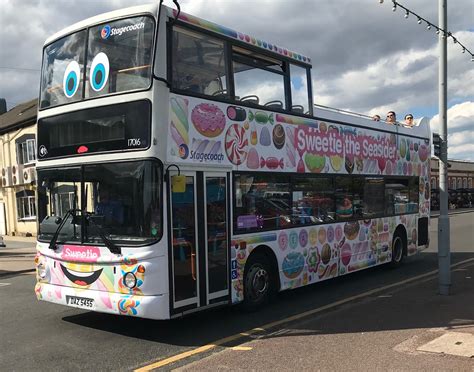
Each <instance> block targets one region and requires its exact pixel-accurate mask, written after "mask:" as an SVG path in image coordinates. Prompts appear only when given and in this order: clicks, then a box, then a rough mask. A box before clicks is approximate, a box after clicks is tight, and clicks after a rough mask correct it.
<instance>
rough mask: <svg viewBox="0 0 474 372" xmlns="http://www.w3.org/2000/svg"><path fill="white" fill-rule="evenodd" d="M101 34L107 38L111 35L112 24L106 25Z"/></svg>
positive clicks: (103, 37)
mask: <svg viewBox="0 0 474 372" xmlns="http://www.w3.org/2000/svg"><path fill="white" fill-rule="evenodd" d="M100 36H101V37H102V39H107V38H108V37H109V36H110V26H109V25H106V26H104V28H103V29H102V31H101V32H100Z"/></svg>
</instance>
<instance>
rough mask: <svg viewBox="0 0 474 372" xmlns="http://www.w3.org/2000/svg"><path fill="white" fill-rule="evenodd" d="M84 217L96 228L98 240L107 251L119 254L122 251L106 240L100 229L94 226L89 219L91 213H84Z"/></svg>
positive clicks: (92, 220) (96, 225)
mask: <svg viewBox="0 0 474 372" xmlns="http://www.w3.org/2000/svg"><path fill="white" fill-rule="evenodd" d="M84 215H85V217H86V219H87V221H88V222H89V223H91V224H92V225H93V226H94V227H95V228H96V230H97V232H98V233H99V236H100V238H101V239H102V241H103V242H104V244H105V246H106V247H107V248H108V249H109V251H110V252H112V253H116V254H121V253H122V250H121V249H120V247H118V246H116V245H115V244H114V243H113V242H112V241H111V240H110V239H109V238H107V237H106V236H105V234H104V231H103V229H102V227H100V226H99V225H98V224H96V223H95V221H94V219H93V218H90V217H91V216H92V213H89V212H85V211H84Z"/></svg>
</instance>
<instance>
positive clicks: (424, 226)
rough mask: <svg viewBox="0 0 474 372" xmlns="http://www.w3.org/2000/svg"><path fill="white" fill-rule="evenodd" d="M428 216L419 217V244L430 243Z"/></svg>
mask: <svg viewBox="0 0 474 372" xmlns="http://www.w3.org/2000/svg"><path fill="white" fill-rule="evenodd" d="M428 225H429V224H428V217H422V218H419V219H418V245H426V244H428Z"/></svg>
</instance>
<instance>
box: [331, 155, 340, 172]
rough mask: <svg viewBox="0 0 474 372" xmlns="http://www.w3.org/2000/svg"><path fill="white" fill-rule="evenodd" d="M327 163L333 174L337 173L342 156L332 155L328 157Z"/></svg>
mask: <svg viewBox="0 0 474 372" xmlns="http://www.w3.org/2000/svg"><path fill="white" fill-rule="evenodd" d="M329 162H330V163H331V167H332V169H334V171H335V172H339V171H340V170H341V168H342V156H339V155H332V156H330V157H329Z"/></svg>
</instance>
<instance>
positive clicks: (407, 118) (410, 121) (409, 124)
mask: <svg viewBox="0 0 474 372" xmlns="http://www.w3.org/2000/svg"><path fill="white" fill-rule="evenodd" d="M405 125H406V126H407V127H412V126H413V125H414V123H413V115H412V114H406V115H405Z"/></svg>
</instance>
